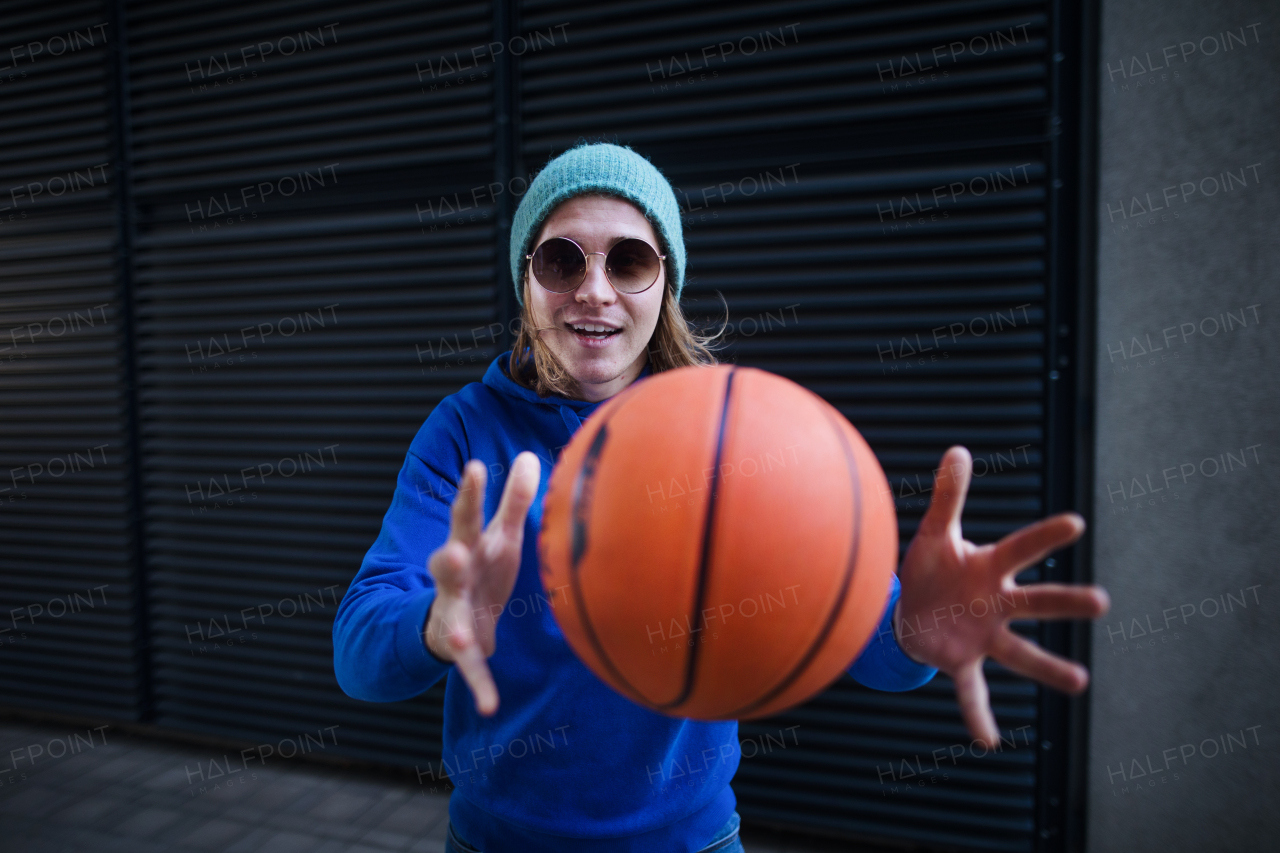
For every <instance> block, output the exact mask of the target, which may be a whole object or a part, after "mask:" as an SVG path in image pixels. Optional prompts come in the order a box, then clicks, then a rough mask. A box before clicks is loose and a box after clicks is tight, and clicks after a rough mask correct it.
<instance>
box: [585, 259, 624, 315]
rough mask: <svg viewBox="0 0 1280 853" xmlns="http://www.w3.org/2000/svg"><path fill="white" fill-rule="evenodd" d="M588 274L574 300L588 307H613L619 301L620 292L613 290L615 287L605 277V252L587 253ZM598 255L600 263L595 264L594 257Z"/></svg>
mask: <svg viewBox="0 0 1280 853" xmlns="http://www.w3.org/2000/svg"><path fill="white" fill-rule="evenodd" d="M586 255H587V273H586V276H585V277H584V278H583V280H582V284H580V285H578V289H577V290H576V291H575V292H574V299H575V300H576V301H578V302H584V303H586V304H587V305H591V306H593V307H594V306H597V305H612V304H613V303H614V302H617V301H618V292H617V291H616V290H614V289H613V285H612V284H610V283H609V279H608V277H607V276H606V275H605V271H604V262H605V253H604V252H587V253H586ZM596 255H598V256H599V257H600V263H598V264H593V263H592V262H591V259H592V257H594V256H596Z"/></svg>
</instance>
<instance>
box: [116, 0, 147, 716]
mask: <svg viewBox="0 0 1280 853" xmlns="http://www.w3.org/2000/svg"><path fill="white" fill-rule="evenodd" d="M104 5H107V6H108V8H107V9H106V11H107V12H108V14H109V16H110V23H111V30H112V38H111V39H110V40H109V45H110V46H109V53H108V56H109V59H108V61H109V62H110V64H111V67H110V73H109V78H108V79H109V82H108V85H109V87H110V106H111V125H112V152H111V159H112V166H113V172H114V174H115V178H116V183H115V202H116V211H115V212H116V228H117V233H118V235H119V239H118V240H117V243H116V271H117V272H116V275H117V280H118V287H119V291H118V292H119V300H120V331H121V339H122V353H121V355H122V362H123V364H122V370H123V373H124V386H125V393H126V405H125V434H126V436H127V441H128V448H127V453H126V456H127V458H126V462H125V466H126V470H127V472H128V478H129V484H128V495H129V498H128V500H129V508H128V517H129V526H130V532H131V534H132V536H131V538H132V540H133V559H134V564H133V589H134V596H133V617H134V618H133V625H134V629H133V631H134V633H133V637H134V654H133V658H134V665H135V666H136V667H137V673H138V695H137V697H136V708H137V715H138V719H139V720H140V721H142V722H150V721H151V720H153V719H154V717H155V707H154V696H153V689H152V679H151V614H150V602H149V600H148V588H147V573H146V539H145V531H144V522H143V512H142V505H143V495H142V482H143V481H142V442H141V440H140V438H139V433H140V429H139V423H138V421H139V418H140V403H139V396H140V395H139V392H138V343H137V341H138V339H137V328H138V324H137V308H136V305H135V303H134V276H133V257H134V255H133V253H134V245H135V243H136V237H137V224H136V221H135V216H134V213H135V211H134V201H133V135H132V126H131V109H130V100H129V34H128V29H127V24H128V16H127V14H126V11H125V8H124V6H125V2H124V0H111V2H110V4H104Z"/></svg>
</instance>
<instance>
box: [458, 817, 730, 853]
mask: <svg viewBox="0 0 1280 853" xmlns="http://www.w3.org/2000/svg"><path fill="white" fill-rule="evenodd" d="M741 822H742V820H741V818H739V817H738V813H737V812H734V813H733V814H732V815H730V816H729V820H728V821H727V822H726V823H725V825H724V826H722V827H720V831H719V832H717V833H716V836H715V838H713V839H711V843H710V844H708V845H707V846H706V847H703V848H702V849H701V850H699V851H698V853H745V851H744V850H743V849H742V841H740V840H739V839H738V826H739V824H740V823H741ZM444 853H482V851H481V850H479V849H478V848H475V847H472V846H471V845H470V844H468V843H467V842H465V841H463V840H462V839H461V838H459V837H458V833H456V832H454V831H453V824H449V835H448V837H447V838H446V839H445V842H444Z"/></svg>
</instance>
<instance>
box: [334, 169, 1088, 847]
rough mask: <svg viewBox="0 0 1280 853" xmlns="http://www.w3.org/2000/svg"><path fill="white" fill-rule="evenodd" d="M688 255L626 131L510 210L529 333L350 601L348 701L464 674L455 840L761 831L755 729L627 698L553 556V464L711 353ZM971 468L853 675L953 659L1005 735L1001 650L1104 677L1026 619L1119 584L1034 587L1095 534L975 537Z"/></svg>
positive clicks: (676, 837)
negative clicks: (742, 800)
mask: <svg viewBox="0 0 1280 853" xmlns="http://www.w3.org/2000/svg"><path fill="white" fill-rule="evenodd" d="M597 258H598V259H599V261H598V262H597V261H596V260H595V259H597ZM684 267H685V255H684V241H683V238H682V235H681V227H680V211H679V207H678V205H677V203H676V199H675V195H674V193H673V191H672V189H671V186H670V184H669V183H668V182H667V181H666V179H665V178H664V177H663V176H662V174H661V173H660V172H659V171H658V170H657V169H656V168H655V167H654V166H652V165H651V164H650V163H649V162H648V161H647V160H645V159H644V158H643V157H641V156H639V155H638V154H636V153H635V152H633V151H631V150H630V149H627V148H620V147H618V146H614V145H607V144H596V145H583V146H579V147H577V148H574V149H571V150H569V151H567V152H565V153H564V154H562V155H560V156H559V157H557V158H555V159H554V160H552V161H551V162H550V163H549V164H548V165H547V166H546V168H545V169H543V171H542V172H541V173H540V174H539V175H538V177H537V178H536V179H535V180H534V181H533V183H532V185H531V186H530V188H529V191H528V192H527V193H526V194H525V196H524V198H523V199H522V200H521V203H520V207H519V209H518V210H517V213H516V216H515V220H514V222H513V224H512V232H511V274H512V278H513V281H514V284H515V288H516V296H517V299H519V300H520V303H521V306H522V323H521V330H520V333H519V336H518V337H517V340H516V343H515V345H514V346H513V348H512V351H511V352H509V353H503V354H502V355H501V356H499V357H498V358H497V359H495V360H494V362H493V363H492V364H491V365H490V366H489V369H488V371H487V373H486V374H485V376H484V379H483V381H482V382H477V383H472V384H470V385H468V386H466V387H465V388H463V389H462V390H461V391H459V392H458V393H457V394H453V395H451V396H449V397H446V398H445V399H444V400H442V401H441V402H440V404H439V405H438V406H437V407H436V408H435V409H434V410H433V411H432V413H431V415H430V417H428V418H427V420H426V423H424V424H423V426H422V428H421V430H420V431H419V432H418V435H417V436H416V437H415V438H414V440H413V442H412V444H411V445H410V448H409V452H408V454H407V456H406V458H405V464H404V467H403V468H402V469H401V471H400V475H399V479H398V481H397V486H396V492H395V496H394V497H393V499H392V503H391V507H390V509H388V511H387V514H386V517H385V518H384V519H383V525H382V532H381V534H380V535H379V537H378V539H377V541H376V542H375V543H374V544H373V547H372V548H370V550H369V553H368V554H367V556H366V557H365V560H364V564H363V565H362V566H361V568H360V572H359V574H358V575H357V576H356V579H355V580H354V581H353V582H352V584H351V587H350V589H349V590H348V592H347V595H346V597H345V598H344V599H343V602H342V605H341V607H340V608H339V611H338V616H337V619H336V621H335V623H334V658H335V668H336V671H337V676H338V681H339V684H341V685H342V688H343V690H345V691H346V692H347V693H348V694H349V695H351V696H354V697H356V698H359V699H366V700H369V701H381V702H389V701H397V700H402V699H407V698H410V697H412V696H416V695H418V694H419V693H421V692H423V691H424V690H426V689H427V688H428V687H430V686H431V685H432V684H434V683H435V682H436V681H438V680H439V679H440V677H441V676H443V675H444V674H445V673H446V672H448V671H449V670H450V669H451V668H456V670H457V672H455V673H454V675H453V676H452V677H450V678H449V681H448V684H447V687H446V692H445V723H444V758H445V761H446V762H447V763H448V764H449V765H450V778H451V780H452V781H453V783H454V786H455V790H454V793H453V796H452V798H451V800H450V803H449V817H450V827H449V840H448V847H447V849H449V850H457V851H474V850H481V851H485V852H486V853H503V851H520V853H535V851H548V853H550V851H556V853H560V851H606V850H607V851H663V853H667V852H668V851H688V853H694V852H695V851H718V853H731V852H732V851H737V850H741V849H742V847H741V843H740V842H739V840H738V816H737V814H736V812H735V810H734V809H735V803H736V801H735V799H734V795H733V792H732V790H731V789H730V787H729V781H730V780H731V779H732V777H733V774H734V771H735V770H736V769H737V764H738V755H737V743H738V740H737V723H736V722H699V721H694V720H680V719H673V718H670V717H665V716H662V715H659V714H656V713H653V712H652V711H649V710H647V709H645V708H641V707H639V706H637V705H635V704H633V703H631V702H630V701H628V700H626V699H624V698H623V697H621V696H619V695H618V694H616V693H614V692H613V691H612V690H611V689H610V688H608V687H607V686H605V685H604V683H603V682H601V681H600V680H599V679H597V678H596V677H595V676H594V675H593V674H592V673H591V672H590V671H589V670H588V669H587V668H586V667H585V666H584V665H583V664H582V663H581V662H579V661H578V659H577V658H576V657H575V656H574V655H573V653H572V652H571V651H570V649H569V647H568V646H567V645H566V643H565V641H564V638H563V636H562V635H561V633H560V631H559V629H558V628H557V626H556V624H555V620H554V618H553V617H552V614H551V612H550V610H549V609H548V608H547V607H546V606H545V603H546V600H547V599H546V592H545V591H544V590H543V589H542V586H541V582H540V580H539V573H538V558H537V551H536V546H537V533H538V530H539V526H540V524H541V521H542V499H543V496H544V495H545V492H546V488H547V479H548V476H549V474H550V470H549V469H550V467H551V466H550V463H551V462H552V461H553V460H554V459H555V458H556V457H557V455H558V453H559V451H560V449H561V448H562V447H563V446H564V445H565V444H566V443H568V441H569V439H570V438H571V437H572V435H573V434H574V432H576V430H577V429H578V427H579V426H581V424H582V422H583V420H585V419H586V418H587V417H589V416H590V414H591V413H592V412H593V411H594V410H595V409H596V408H597V407H598V406H599V404H600V403H602V402H603V401H604V400H607V399H608V398H610V397H612V396H613V395H614V394H617V393H618V392H619V391H621V390H623V389H624V388H626V387H627V386H628V385H630V384H631V383H632V382H635V381H637V380H641V379H643V377H644V376H646V375H648V374H649V373H652V372H660V371H663V370H670V369H673V368H676V367H682V366H686V365H697V364H708V363H712V362H713V361H714V359H713V357H712V356H711V354H710V352H709V350H708V349H707V346H706V343H707V341H706V339H704V338H702V337H700V336H698V335H697V334H695V333H694V332H692V331H691V330H690V329H689V326H688V324H687V323H686V321H685V320H684V317H683V315H682V313H681V312H680V307H679V298H680V290H681V287H682V285H683V279H684ZM540 459H541V460H543V461H545V462H547V463H548V464H546V465H543V464H541V463H540V461H539V460H540ZM970 470H971V459H970V457H969V454H968V452H967V451H966V450H964V448H959V447H953V448H951V449H950V450H949V451H947V453H946V455H945V456H944V457H943V459H942V462H941V464H940V467H939V472H938V475H937V480H936V483H935V489H934V495H933V503H932V505H931V507H930V509H929V511H928V513H927V514H926V515H925V517H924V519H923V521H922V522H921V525H920V528H919V531H918V532H917V534H916V537H915V539H914V540H913V541H912V544H911V547H910V549H909V550H908V553H907V556H906V559H905V560H904V561H903V565H902V568H901V570H900V575H901V584H899V581H898V579H897V578H895V579H894V581H893V583H892V586H891V589H890V595H889V598H888V601H887V602H886V604H885V610H884V617H883V619H882V621H881V625H880V627H879V629H878V631H877V633H876V634H875V635H874V636H873V637H872V638H871V640H870V641H869V643H868V645H867V648H866V649H864V650H863V651H862V653H861V654H860V655H859V656H858V659H857V660H855V661H850V666H849V672H850V673H851V674H852V675H853V676H854V677H855V678H856V679H858V680H859V681H860V682H861V683H863V684H865V685H867V686H870V687H873V688H876V689H880V690H910V689H912V688H914V687H918V686H919V685H921V684H924V683H925V682H927V681H928V680H929V679H930V678H932V677H933V675H934V674H935V673H936V672H937V669H942V670H943V671H945V672H946V673H947V674H948V675H950V676H951V677H952V678H953V679H955V682H956V689H957V693H958V696H959V701H960V705H961V711H962V714H963V716H964V719H965V721H966V723H967V724H968V726H969V728H970V730H971V731H972V732H973V734H974V736H975V738H977V739H979V740H981V741H984V742H986V743H987V744H989V745H992V746H994V745H995V744H996V743H997V741H998V737H999V735H998V732H997V729H996V724H995V719H994V717H993V715H992V713H991V709H990V705H989V703H988V701H987V690H986V682H985V681H984V679H983V677H982V660H983V658H984V657H986V656H990V657H993V658H995V659H996V660H998V661H1000V662H1001V663H1003V664H1004V665H1006V666H1008V667H1009V668H1010V669H1012V670H1014V671H1016V672H1019V673H1021V674H1023V675H1026V676H1028V677H1030V678H1035V679H1038V680H1040V681H1043V682H1045V683H1047V684H1049V685H1051V686H1053V687H1056V688H1058V689H1060V690H1064V691H1067V692H1073V693H1074V692H1079V691H1081V690H1083V689H1084V687H1085V685H1086V684H1087V681H1088V675H1087V672H1086V671H1085V670H1084V668H1083V667H1081V666H1079V665H1078V664H1074V663H1071V662H1068V661H1066V660H1063V659H1061V658H1058V657H1056V656H1053V655H1050V654H1048V653H1047V652H1045V651H1043V650H1041V649H1040V648H1038V647H1037V646H1035V645H1034V644H1032V643H1029V642H1027V641H1026V640H1023V639H1021V638H1019V637H1017V636H1016V635H1014V634H1013V633H1011V632H1010V631H1009V629H1008V627H1007V623H1008V620H1009V619H1010V618H1011V617H1013V618H1042V619H1045V618H1093V617H1096V616H1098V615H1101V613H1103V612H1104V611H1105V610H1106V607H1107V598H1106V594H1105V592H1103V591H1102V590H1101V589H1098V588H1093V587H1091V588H1085V587H1070V586H1063V585H1055V584H1037V585H1033V586H1026V587H1021V588H1019V587H1017V586H1016V585H1015V584H1014V581H1013V576H1014V575H1015V574H1016V573H1017V572H1018V571H1019V570H1020V569H1022V568H1024V567H1026V566H1028V565H1031V564H1033V563H1035V562H1038V561H1039V560H1041V559H1043V558H1044V557H1045V556H1047V555H1048V554H1049V553H1050V552H1052V551H1054V550H1056V549H1058V548H1061V547H1063V546H1065V545H1068V544H1070V543H1071V542H1073V541H1075V540H1076V539H1077V538H1078V537H1079V536H1080V534H1081V533H1082V532H1083V530H1084V522H1083V520H1082V519H1081V518H1080V517H1079V516H1077V515H1075V514H1073V513H1065V514H1062V515H1058V516H1054V517H1052V518H1048V519H1045V520H1043V521H1041V522H1038V523H1036V524H1033V525H1030V526H1028V527H1026V528H1023V529H1022V530H1020V531H1018V532H1016V533H1014V534H1011V535H1010V536H1008V537H1006V538H1005V539H1004V540H1002V541H1001V542H1000V543H998V544H996V545H986V546H982V547H977V546H975V545H973V544H972V543H969V542H967V541H965V540H964V539H963V537H962V535H961V532H960V512H961V509H962V507H963V504H964V496H965V492H966V490H967V488H968V483H969V477H970ZM488 472H493V473H494V475H495V476H498V477H502V476H505V479H506V483H505V487H504V489H503V490H502V494H501V496H500V497H499V495H497V494H496V493H495V492H494V491H489V492H487V493H486V490H485V480H486V477H487V473H488ZM486 521H487V526H486ZM637 523H643V521H642V516H641V515H639V514H637ZM1015 589H1017V590H1019V592H1018V596H1017V597H1016V599H1015V601H1016V602H1017V603H1016V604H1015V606H1014V607H1013V608H1012V609H1004V610H1003V612H1002V613H999V614H995V613H988V612H984V615H983V616H982V617H977V616H975V615H972V613H971V612H970V609H968V608H965V613H964V614H961V615H959V616H958V617H957V615H956V614H955V613H954V610H953V609H952V608H951V605H952V604H955V603H957V602H961V603H963V602H970V601H973V600H975V599H979V598H982V599H986V598H988V597H989V596H992V595H995V594H997V593H1004V594H1005V595H1006V596H1008V595H1009V594H1011V592H1012V591H1013V590H1015ZM937 613H943V614H944V616H942V617H939V616H937V615H936V614H937ZM939 619H945V620H946V623H947V627H946V631H945V632H942V631H939V632H937V633H933V634H930V636H932V637H939V635H943V634H945V636H943V637H941V639H940V641H939V642H930V643H929V644H927V645H919V646H917V647H912V648H909V649H905V648H903V647H902V646H900V645H899V643H898V640H897V638H896V636H895V633H894V626H895V625H898V624H902V622H903V621H904V620H905V621H906V622H907V624H911V625H928V624H932V623H937V622H938V621H939ZM459 676H461V677H459ZM499 697H501V702H499ZM725 749H727V751H725ZM707 755H711V756H713V758H712V759H710V760H703V759H705V756H707ZM685 757H691V758H692V759H693V760H695V761H702V764H701V765H699V772H698V773H696V774H694V773H691V774H689V776H688V777H685V778H680V779H672V778H670V777H669V776H668V775H667V774H665V773H663V772H661V769H660V770H659V771H658V772H657V773H656V774H655V772H654V771H653V768H655V767H656V768H663V767H666V766H669V764H670V762H671V760H672V759H673V758H677V759H683V758H685Z"/></svg>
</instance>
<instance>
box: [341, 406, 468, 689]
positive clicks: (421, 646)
mask: <svg viewBox="0 0 1280 853" xmlns="http://www.w3.org/2000/svg"><path fill="white" fill-rule="evenodd" d="M465 462H466V438H465V435H464V434H463V432H462V426H461V419H460V417H459V415H458V413H457V411H456V409H455V408H454V407H453V406H452V405H449V400H448V398H446V399H445V400H443V401H441V403H440V405H438V406H437V407H436V408H435V410H433V411H432V413H431V416H430V417H428V418H427V421H426V423H424V424H423V425H422V429H421V430H419V432H418V435H417V437H416V438H414V440H413V443H412V445H411V446H410V449H409V452H408V453H407V454H406V455H405V460H404V466H403V467H402V468H401V469H400V474H399V476H398V477H397V479H396V490H395V494H394V495H393V496H392V498H391V506H390V508H388V509H387V513H386V515H385V516H384V517H383V519H382V531H381V532H380V533H379V534H378V538H377V540H376V541H375V542H374V543H373V546H372V547H371V548H369V551H368V553H367V554H365V558H364V562H363V563H362V564H361V566H360V571H359V572H358V573H357V574H356V577H355V580H353V581H352V582H351V586H350V587H349V588H348V589H347V593H346V595H345V596H343V599H342V604H341V605H339V607H338V613H337V617H336V618H335V619H334V622H333V664H334V672H335V674H336V675H337V677H338V684H339V686H340V687H342V689H343V691H344V692H345V693H346V694H347V695H348V696H351V697H353V698H356V699H364V700H366V701H370V702H396V701H400V700H402V699H408V698H411V697H413V696H417V695H418V694H419V693H422V692H423V691H425V690H426V689H427V688H429V687H430V686H431V685H433V684H435V683H436V682H437V681H439V680H440V677H441V676H443V675H444V674H445V673H446V672H447V671H448V669H449V667H450V666H451V664H449V663H446V662H444V661H441V660H439V659H438V658H436V657H435V656H434V655H432V654H431V653H430V652H429V651H427V647H426V643H425V642H424V641H423V636H422V632H423V627H424V625H425V622H426V618H427V611H428V610H430V608H431V603H432V602H433V601H434V600H435V597H436V588H435V583H434V581H433V580H432V578H431V575H430V574H429V573H428V572H427V568H426V566H427V559H428V558H429V557H430V556H431V554H432V552H434V551H435V550H436V549H437V548H439V547H440V546H441V545H443V544H444V542H445V540H446V539H447V538H448V537H449V517H450V506H451V504H452V502H453V496H454V495H455V494H457V491H458V488H457V485H458V481H459V479H460V476H461V473H462V468H463V465H464V464H465Z"/></svg>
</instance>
